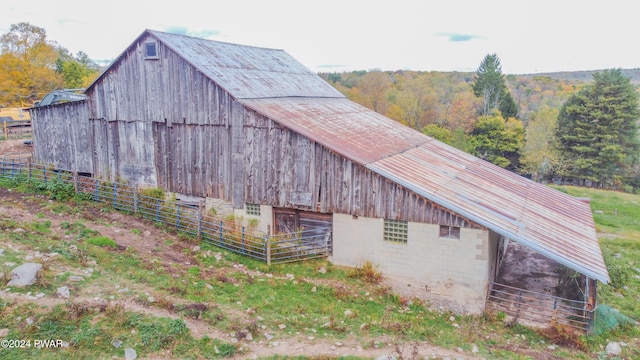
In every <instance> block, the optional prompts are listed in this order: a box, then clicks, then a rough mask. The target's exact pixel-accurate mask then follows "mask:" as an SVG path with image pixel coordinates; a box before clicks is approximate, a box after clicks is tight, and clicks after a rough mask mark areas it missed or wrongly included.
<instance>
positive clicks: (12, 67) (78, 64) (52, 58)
mask: <svg viewBox="0 0 640 360" xmlns="http://www.w3.org/2000/svg"><path fill="white" fill-rule="evenodd" d="M99 70H100V68H99V66H98V65H97V63H96V62H94V61H93V60H91V59H90V58H89V56H88V55H87V54H85V53H84V52H82V51H80V52H78V53H77V54H75V55H74V54H72V53H71V52H69V50H67V49H66V48H64V47H62V46H61V45H59V44H58V43H57V42H55V41H51V40H49V39H47V33H46V31H45V29H43V28H40V27H37V26H34V25H31V24H29V23H18V24H13V25H11V28H10V30H9V32H8V33H6V34H3V35H2V36H0V106H3V107H29V106H31V105H33V103H34V102H35V101H38V100H40V99H42V97H44V95H46V94H47V93H49V92H51V91H53V90H58V89H78V88H84V87H86V86H87V85H89V84H90V83H91V81H93V80H94V79H95V78H96V77H97V76H98V73H99Z"/></svg>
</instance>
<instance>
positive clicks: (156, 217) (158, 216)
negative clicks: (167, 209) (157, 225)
mask: <svg viewBox="0 0 640 360" xmlns="http://www.w3.org/2000/svg"><path fill="white" fill-rule="evenodd" d="M155 220H156V222H159V221H160V199H156V216H155Z"/></svg>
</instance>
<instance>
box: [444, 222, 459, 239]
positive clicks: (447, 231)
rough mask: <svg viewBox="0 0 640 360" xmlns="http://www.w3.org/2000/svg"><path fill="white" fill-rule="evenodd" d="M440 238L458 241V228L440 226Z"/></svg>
mask: <svg viewBox="0 0 640 360" xmlns="http://www.w3.org/2000/svg"><path fill="white" fill-rule="evenodd" d="M440 237H441V238H448V239H460V228H459V227H457V226H447V225H440Z"/></svg>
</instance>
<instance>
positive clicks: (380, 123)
mask: <svg viewBox="0 0 640 360" xmlns="http://www.w3.org/2000/svg"><path fill="white" fill-rule="evenodd" d="M241 102H242V103H243V104H244V105H245V106H248V107H250V108H252V109H254V110H256V111H258V112H259V113H262V114H264V115H266V116H268V117H270V118H271V119H274V120H276V121H277V122H279V123H281V124H283V125H284V126H286V127H288V128H290V129H291V130H294V131H296V132H298V133H300V134H303V135H305V136H307V137H309V138H310V139H312V140H314V141H316V142H318V143H320V144H323V145H325V146H326V147H328V148H329V149H332V150H333V151H335V152H336V153H339V154H341V155H344V156H346V157H348V158H350V159H351V160H353V161H356V162H358V163H360V164H367V163H370V162H372V161H375V160H379V159H381V158H383V157H385V156H389V155H390V154H395V153H398V152H402V151H406V150H408V149H411V148H414V147H416V146H418V145H420V144H422V143H424V142H426V141H431V139H430V138H427V137H425V136H424V135H422V134H420V133H419V132H417V131H415V130H413V129H410V128H408V127H406V126H398V125H399V124H398V122H396V121H394V120H391V119H389V118H387V117H385V116H382V115H380V114H378V113H376V112H374V111H370V110H369V109H367V108H366V107H364V106H361V105H359V104H356V103H354V102H353V101H350V100H348V99H346V98H344V99H321V98H286V99H244V100H241Z"/></svg>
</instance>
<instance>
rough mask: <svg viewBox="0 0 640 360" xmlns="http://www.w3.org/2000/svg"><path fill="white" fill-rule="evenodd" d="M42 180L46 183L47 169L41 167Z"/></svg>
mask: <svg viewBox="0 0 640 360" xmlns="http://www.w3.org/2000/svg"><path fill="white" fill-rule="evenodd" d="M42 180H43V181H44V182H47V167H46V166H44V167H42Z"/></svg>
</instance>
